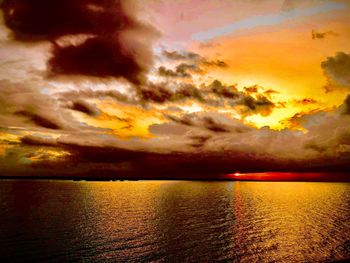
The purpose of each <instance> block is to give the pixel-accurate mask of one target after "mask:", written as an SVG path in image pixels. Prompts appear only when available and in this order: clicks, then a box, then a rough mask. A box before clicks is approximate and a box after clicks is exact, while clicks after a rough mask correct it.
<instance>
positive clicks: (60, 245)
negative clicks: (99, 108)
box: [0, 180, 350, 262]
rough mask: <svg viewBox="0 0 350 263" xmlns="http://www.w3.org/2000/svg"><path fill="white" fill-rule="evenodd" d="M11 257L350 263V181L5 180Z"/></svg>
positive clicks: (4, 248) (4, 230)
mask: <svg viewBox="0 0 350 263" xmlns="http://www.w3.org/2000/svg"><path fill="white" fill-rule="evenodd" d="M0 185H1V187H0V209H1V211H3V212H4V213H3V215H2V217H1V218H0V224H1V225H2V227H1V228H0V237H1V238H0V250H1V251H0V252H1V255H2V257H3V258H4V259H5V260H6V259H10V258H12V259H13V258H14V257H16V259H19V260H24V259H25V260H34V261H38V260H48V259H54V260H56V261H65V260H68V259H69V260H83V261H85V262H96V261H99V260H117V261H119V262H120V261H137V262H140V261H171V262H175V261H176V262H182V261H187V262H188V261H201V262H203V261H210V260H224V261H225V260H227V261H239V262H271V261H278V262H281V261H283V262H305V261H307V262H319V261H326V262H329V261H334V260H340V259H346V258H350V238H349V237H350V220H349V217H350V184H349V183H308V182H241V181H236V182H232V181H231V182H191V181H187V182H181V181H137V182H130V181H125V182H70V181H14V180H10V181H1V182H0Z"/></svg>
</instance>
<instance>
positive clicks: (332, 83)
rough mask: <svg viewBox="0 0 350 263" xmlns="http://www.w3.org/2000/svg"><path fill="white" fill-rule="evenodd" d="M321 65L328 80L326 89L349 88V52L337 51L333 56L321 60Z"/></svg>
mask: <svg viewBox="0 0 350 263" xmlns="http://www.w3.org/2000/svg"><path fill="white" fill-rule="evenodd" d="M321 67H322V69H323V71H324V73H325V75H326V77H327V78H328V81H329V83H328V85H327V86H326V91H328V92H329V91H332V90H334V89H337V88H347V89H350V54H346V53H344V52H338V53H337V54H336V55H335V56H334V57H328V58H327V60H325V61H323V62H322V63H321Z"/></svg>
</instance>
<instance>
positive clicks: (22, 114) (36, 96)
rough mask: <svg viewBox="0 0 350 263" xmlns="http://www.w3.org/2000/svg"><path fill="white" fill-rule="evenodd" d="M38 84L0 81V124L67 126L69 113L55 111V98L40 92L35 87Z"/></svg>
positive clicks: (45, 126)
mask: <svg viewBox="0 0 350 263" xmlns="http://www.w3.org/2000/svg"><path fill="white" fill-rule="evenodd" d="M38 84H39V83H38V82H34V83H31V84H29V83H27V84H20V83H14V82H11V81H7V80H1V81H0V91H1V92H0V104H1V109H0V125H1V126H3V127H8V126H10V127H11V126H20V127H21V126H22V127H23V126H24V127H27V126H37V127H42V128H47V129H54V130H57V129H62V128H64V127H66V128H69V126H70V124H69V123H70V122H71V120H72V117H71V116H70V114H69V113H67V112H64V111H62V112H61V111H57V107H58V105H57V104H56V102H55V100H54V99H52V98H50V97H49V96H48V95H45V94H42V93H40V92H39V91H38V90H37V89H36V87H35V85H38ZM31 85H32V86H31Z"/></svg>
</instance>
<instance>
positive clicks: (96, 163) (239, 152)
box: [7, 100, 350, 178]
mask: <svg viewBox="0 0 350 263" xmlns="http://www.w3.org/2000/svg"><path fill="white" fill-rule="evenodd" d="M345 104H346V105H347V100H346V101H345V103H344V105H345ZM344 105H342V106H341V107H340V108H339V109H338V110H337V111H335V112H316V113H310V114H305V115H302V116H300V119H299V121H301V124H302V125H303V126H304V127H305V128H307V129H308V133H302V132H299V131H291V130H287V129H285V130H281V131H274V130H271V129H269V128H267V127H264V128H262V129H256V128H253V127H249V126H247V125H245V124H243V123H242V122H241V121H239V120H235V119H232V118H229V117H228V116H226V115H223V114H220V113H217V112H209V113H193V114H189V115H188V116H187V117H186V118H187V121H186V122H185V121H182V120H181V119H175V118H174V121H170V122H168V123H164V124H156V125H154V126H152V127H151V130H152V131H153V132H155V133H156V134H157V135H158V136H157V137H155V138H152V139H149V140H146V141H143V140H120V139H117V138H113V137H110V136H105V137H101V136H96V134H93V133H91V134H86V135H85V136H84V137H82V136H80V135H79V134H78V133H76V134H75V133H71V134H69V135H65V136H61V137H60V138H58V139H53V138H43V137H38V136H24V137H23V138H22V140H21V144H22V146H21V147H22V149H23V151H24V148H25V147H48V149H49V148H50V147H51V148H52V147H54V149H56V150H57V151H64V152H68V153H69V154H67V155H65V156H64V157H63V158H62V159H61V160H60V161H57V160H55V161H47V160H45V161H42V162H36V163H31V164H29V165H26V167H27V169H34V170H35V171H38V172H40V171H41V170H40V169H43V171H44V170H45V169H46V170H47V169H49V170H50V172H49V173H54V171H55V169H53V168H55V167H58V166H59V167H62V169H60V170H59V173H61V175H62V174H64V175H68V176H69V175H74V176H95V177H96V176H97V174H98V175H99V176H106V177H108V176H110V177H113V175H114V174H115V173H118V174H119V175H120V176H125V177H126V178H128V177H129V178H133V177H140V176H142V178H148V177H157V178H174V177H176V178H180V177H181V176H184V177H187V176H188V175H192V176H195V175H196V174H201V175H202V176H204V175H208V174H210V175H211V176H215V175H217V176H219V174H224V173H230V172H232V171H237V170H240V171H242V172H249V171H323V172H324V171H330V170H331V171H348V170H349V168H348V162H349V160H350V151H349V149H350V148H349V147H350V132H349V129H348V127H349V124H350V117H349V115H344V114H343V113H342V111H341V109H343V106H344ZM182 119H185V117H183V118H182ZM332 127H337V129H332ZM51 148H50V149H51ZM25 152H26V154H28V151H25ZM7 158H10V157H7ZM42 173H43V172H42Z"/></svg>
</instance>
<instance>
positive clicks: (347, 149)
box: [0, 0, 350, 178]
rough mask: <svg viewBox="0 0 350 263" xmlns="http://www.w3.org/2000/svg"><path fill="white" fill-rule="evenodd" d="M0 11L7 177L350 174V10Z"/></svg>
mask: <svg viewBox="0 0 350 263" xmlns="http://www.w3.org/2000/svg"><path fill="white" fill-rule="evenodd" d="M0 3H1V13H0V16H1V18H0V19H1V20H0V21H1V22H0V175H3V176H8V175H11V176H12V175H21V176H26V175H30V176H37V175H38V176H39V175H49V176H94V177H98V176H101V177H102V176H111V177H113V176H114V177H118V176H119V177H123V176H126V177H127V176H138V177H139V178H147V177H151V176H155V175H156V177H158V178H162V177H164V178H167V177H171V178H173V177H179V178H192V177H195V176H197V175H198V174H202V175H203V174H226V173H234V172H236V171H241V172H260V171H308V172H320V171H337V172H338V171H349V167H348V166H349V165H348V164H349V163H350V96H349V94H350V15H349V14H350V2H349V1H347V0H332V1H331V0H308V1H306V0H305V1H303V0H235V1H232V0H222V1H214V0H192V1H190V0H178V1H170V0H169V1H167V0H158V1H157V0H149V1H115V0H75V1H72V0H51V1H47V0H32V1H28V0H3V1H0Z"/></svg>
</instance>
